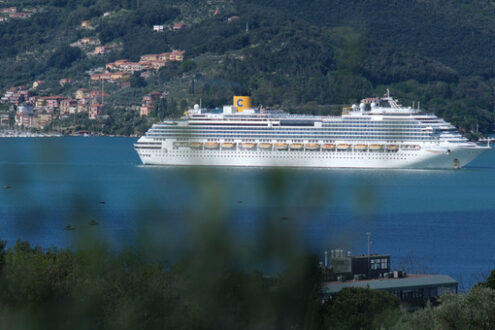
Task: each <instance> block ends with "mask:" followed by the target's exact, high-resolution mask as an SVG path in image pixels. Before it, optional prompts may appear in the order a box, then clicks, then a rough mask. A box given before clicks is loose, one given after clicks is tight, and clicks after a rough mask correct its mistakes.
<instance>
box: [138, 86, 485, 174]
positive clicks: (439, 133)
mask: <svg viewBox="0 0 495 330" xmlns="http://www.w3.org/2000/svg"><path fill="white" fill-rule="evenodd" d="M234 104H235V105H236V106H224V107H223V109H213V110H210V111H207V110H206V109H201V108H200V107H199V106H198V105H196V106H195V107H194V108H193V109H191V110H189V111H187V112H186V113H185V114H184V116H183V117H182V118H180V119H178V120H165V121H163V122H161V123H158V124H154V125H153V126H152V127H151V128H150V129H149V130H148V132H146V134H145V135H144V136H142V137H141V138H140V139H139V140H138V141H137V143H136V144H135V146H134V147H135V149H136V151H137V152H138V154H139V157H140V158H141V160H142V162H143V164H145V165H212V166H293V167H350V168H460V167H463V166H465V165H466V164H468V163H469V162H470V161H472V160H473V159H474V158H476V157H477V156H479V155H480V154H481V153H483V152H484V151H486V150H488V149H489V147H488V146H480V145H478V144H476V143H474V142H470V141H468V140H467V139H466V138H465V137H463V136H462V135H461V134H460V133H459V132H458V131H457V129H456V128H455V127H454V126H453V125H451V124H449V123H448V122H446V121H444V120H443V119H441V118H438V117H437V116H435V115H434V114H428V113H425V112H423V111H422V110H420V109H414V108H411V107H407V108H406V107H402V106H400V105H399V104H398V102H397V101H396V100H395V99H393V98H392V97H390V96H389V95H387V96H386V97H383V98H371V99H365V100H363V101H362V102H361V104H360V105H359V106H357V105H353V106H352V107H351V108H348V109H344V110H343V113H342V116H315V115H294V114H289V113H286V112H284V111H282V110H263V109H252V108H250V99H249V98H248V97H234ZM246 105H249V108H247V109H244V108H245V107H246Z"/></svg>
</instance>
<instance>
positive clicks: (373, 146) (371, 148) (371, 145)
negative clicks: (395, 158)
mask: <svg viewBox="0 0 495 330" xmlns="http://www.w3.org/2000/svg"><path fill="white" fill-rule="evenodd" d="M382 148H383V145H381V144H370V150H381V149H382Z"/></svg>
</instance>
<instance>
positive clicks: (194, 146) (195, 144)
mask: <svg viewBox="0 0 495 330" xmlns="http://www.w3.org/2000/svg"><path fill="white" fill-rule="evenodd" d="M202 146H203V143H201V142H191V143H189V147H190V148H191V149H201V147H202Z"/></svg>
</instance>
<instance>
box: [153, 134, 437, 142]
mask: <svg viewBox="0 0 495 330" xmlns="http://www.w3.org/2000/svg"><path fill="white" fill-rule="evenodd" d="M147 136H148V137H154V136H153V135H147ZM162 136H163V135H162ZM194 136H195V137H197V138H205V139H210V138H213V139H227V138H230V139H243V140H244V139H257V138H260V137H264V138H266V139H273V140H277V139H288V140H291V139H292V138H294V136H293V135H278V136H276V135H273V136H263V135H259V136H256V135H201V136H197V135H194ZM157 137H161V136H157ZM166 137H169V138H177V139H179V138H181V137H180V136H179V137H177V136H174V135H166V136H165V138H166ZM190 137H192V136H190ZM298 138H299V139H305V140H306V139H316V140H319V139H332V140H400V141H419V140H422V141H426V140H429V141H436V140H438V138H434V137H432V136H405V135H369V136H362V135H361V136H358V135H352V136H349V135H324V136H322V135H300V136H298Z"/></svg>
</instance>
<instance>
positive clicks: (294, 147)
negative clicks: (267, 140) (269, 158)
mask: <svg viewBox="0 0 495 330" xmlns="http://www.w3.org/2000/svg"><path fill="white" fill-rule="evenodd" d="M303 147H304V145H302V144H301V143H293V144H291V145H290V150H302V148H303Z"/></svg>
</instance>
